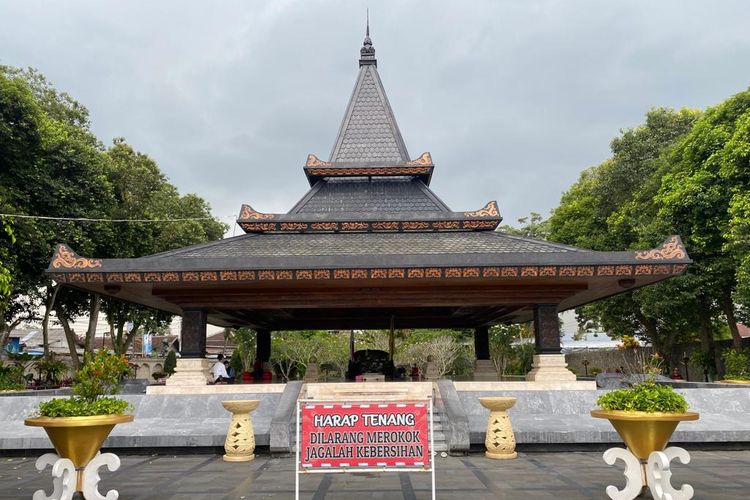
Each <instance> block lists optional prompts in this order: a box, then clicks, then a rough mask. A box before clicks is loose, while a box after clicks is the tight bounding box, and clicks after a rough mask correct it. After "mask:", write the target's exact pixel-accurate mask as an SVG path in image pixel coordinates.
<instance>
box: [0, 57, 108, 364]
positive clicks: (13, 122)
mask: <svg viewBox="0 0 750 500" xmlns="http://www.w3.org/2000/svg"><path fill="white" fill-rule="evenodd" d="M0 162H1V164H0V167H1V168H0V188H2V192H3V200H2V205H3V210H4V211H5V212H7V213H12V214H19V215H34V216H48V217H89V218H102V217H104V216H106V214H107V208H108V206H109V204H110V201H111V190H110V186H109V184H108V182H107V178H106V164H105V161H104V158H103V156H102V154H101V150H100V144H99V142H98V141H97V139H96V137H95V136H94V135H93V133H91V131H90V129H89V122H88V113H87V111H86V110H85V108H83V107H82V106H80V105H79V104H78V103H76V102H75V101H74V100H73V99H72V98H70V96H68V95H67V94H64V93H58V92H57V91H55V89H54V88H53V87H52V86H51V85H49V84H48V82H46V80H45V79H44V77H43V76H41V75H40V74H39V73H37V72H35V71H33V70H17V69H14V68H9V67H0ZM7 222H8V223H9V224H11V226H12V230H13V232H14V234H15V237H16V241H17V242H18V243H17V244H14V245H10V246H9V245H8V242H7V241H6V240H1V241H0V245H3V251H4V252H6V253H9V254H10V255H11V257H10V259H9V262H10V266H9V269H10V270H11V273H12V283H13V290H12V291H11V294H10V302H9V305H8V307H6V308H5V311H4V322H3V327H2V332H1V334H0V343H3V344H4V343H5V341H6V340H7V336H8V335H9V333H10V331H11V330H12V329H13V328H14V327H15V326H17V325H18V324H19V323H20V322H22V321H33V320H39V319H41V318H40V316H39V311H40V310H43V309H44V305H51V304H50V303H49V300H48V299H49V298H50V297H51V296H52V294H53V292H52V288H53V286H52V283H51V281H50V279H49V278H48V277H47V276H46V274H45V269H46V268H47V265H48V263H49V259H50V256H51V255H52V250H53V248H54V245H55V244H56V243H58V242H60V241H65V242H67V243H68V244H70V245H71V246H73V247H75V248H77V249H78V250H79V251H82V252H93V251H95V250H96V249H97V247H98V245H97V237H96V236H97V233H98V230H99V229H101V226H100V225H99V224H96V223H87V224H80V223H75V222H70V221H61V220H40V219H21V218H8V221H7ZM0 253H2V251H0ZM58 299H61V300H59V301H58V304H57V305H55V309H56V310H59V311H60V312H61V313H62V314H60V316H59V318H58V319H59V320H60V321H61V323H62V324H63V328H65V329H66V333H67V332H68V328H69V326H70V325H69V324H66V323H67V322H68V321H69V320H70V319H72V317H74V315H76V314H78V313H79V312H80V311H82V310H85V308H86V302H87V301H88V297H87V296H86V295H83V294H78V295H76V294H66V296H64V297H58ZM62 299H64V300H62ZM45 333H46V332H45ZM45 344H46V342H45ZM71 354H73V356H74V358H75V357H76V356H75V345H74V344H73V345H72V346H71ZM73 362H74V367H75V364H77V358H76V359H74V361H73Z"/></svg>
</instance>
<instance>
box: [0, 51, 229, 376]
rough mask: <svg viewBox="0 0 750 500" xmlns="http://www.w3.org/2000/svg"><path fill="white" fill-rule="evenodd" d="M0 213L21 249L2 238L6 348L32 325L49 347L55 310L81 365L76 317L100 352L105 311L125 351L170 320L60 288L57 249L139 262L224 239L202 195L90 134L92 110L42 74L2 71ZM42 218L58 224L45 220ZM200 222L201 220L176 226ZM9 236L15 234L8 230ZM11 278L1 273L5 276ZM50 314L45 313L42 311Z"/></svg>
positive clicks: (119, 143)
mask: <svg viewBox="0 0 750 500" xmlns="http://www.w3.org/2000/svg"><path fill="white" fill-rule="evenodd" d="M0 192H2V198H0V209H2V212H3V213H9V214H14V215H20V216H27V217H30V218H16V217H9V218H8V219H7V220H6V221H5V223H7V224H8V225H10V227H11V229H12V231H13V233H14V234H15V237H16V241H17V242H19V243H18V244H13V243H12V242H11V241H10V238H8V237H7V236H6V237H0V259H1V261H2V262H3V264H2V266H0V267H2V268H3V269H7V270H8V272H9V273H10V277H11V278H12V289H11V291H10V299H9V301H8V302H7V305H5V307H4V308H3V309H4V310H3V311H0V312H2V313H3V323H2V325H0V345H4V344H5V342H7V337H8V335H9V334H10V331H11V330H12V329H13V328H15V327H16V326H17V325H18V324H19V323H21V322H23V321H37V320H40V319H41V320H42V322H43V329H42V332H43V336H44V339H45V340H44V344H45V351H46V348H47V340H46V338H47V328H48V324H49V321H50V314H49V313H50V311H51V310H54V312H55V313H56V319H57V321H59V322H60V324H61V325H62V327H63V329H64V330H65V333H66V337H67V338H68V343H69V347H70V351H71V356H72V357H73V363H74V365H75V364H77V362H78V360H77V354H76V349H77V345H78V343H79V342H78V338H77V335H76V333H75V332H74V331H73V330H72V328H71V321H72V320H73V319H74V318H76V317H78V316H80V315H83V314H88V315H89V318H90V322H89V328H88V330H87V332H86V336H85V340H84V342H83V344H82V347H84V349H85V350H87V351H88V350H90V349H91V347H92V340H93V337H94V334H95V331H94V328H95V325H96V319H97V315H98V313H99V310H100V309H101V310H103V311H104V312H105V313H106V314H107V315H108V316H107V317H108V320H109V322H110V328H111V331H112V333H113V334H114V335H113V338H115V339H116V342H115V349H116V350H117V351H118V352H120V353H124V352H125V351H126V350H127V349H128V347H129V346H130V344H131V342H132V339H133V337H134V336H135V335H136V334H137V333H138V331H139V328H137V327H136V328H133V329H132V330H131V331H130V332H129V333H128V332H124V333H123V326H124V325H125V324H126V323H127V322H132V323H133V324H134V325H136V326H144V327H149V328H150V327H158V326H163V324H164V322H166V321H167V319H168V317H166V316H165V315H163V314H161V313H156V312H154V311H150V310H147V309H145V308H142V307H139V306H134V305H125V304H123V303H120V302H119V301H116V300H114V299H111V300H110V299H106V300H104V301H102V300H101V298H100V297H99V296H97V295H89V294H83V293H79V292H75V291H74V290H71V289H68V288H65V290H64V292H63V291H61V290H60V288H59V286H57V285H55V284H53V283H52V282H51V280H50V279H49V277H48V275H47V274H46V273H45V270H46V268H47V266H48V264H49V259H50V256H51V255H52V252H53V249H54V247H55V245H56V244H57V243H60V242H64V243H66V244H68V245H69V246H71V247H72V248H74V249H76V251H78V252H80V253H81V254H84V255H96V256H101V257H105V258H116V257H138V256H142V255H145V254H149V253H157V252H160V251H164V250H170V249H174V248H178V247H181V246H187V245H191V244H195V243H202V242H205V241H210V240H214V239H218V238H221V236H222V234H223V233H224V232H225V230H226V226H225V225H224V224H222V223H221V222H219V221H217V220H215V219H214V218H213V217H212V216H211V214H210V209H209V207H208V205H207V204H206V202H205V201H204V200H202V199H201V198H200V197H198V196H197V195H195V194H188V195H184V196H181V195H179V193H178V192H177V189H176V188H175V187H174V186H173V185H171V184H170V183H169V182H168V181H167V179H166V178H165V177H164V175H163V174H162V173H161V172H160V171H159V168H158V166H157V165H156V163H155V162H153V160H151V159H150V158H149V157H148V156H146V155H143V154H141V153H138V152H136V151H134V150H133V148H131V147H130V146H129V145H127V144H126V143H125V141H124V140H123V139H116V140H115V142H114V145H113V146H112V147H111V148H110V149H109V150H106V151H105V149H104V147H103V146H102V144H101V143H100V142H99V141H98V139H97V138H96V137H95V136H94V134H93V133H92V132H91V130H90V126H89V119H88V111H87V110H86V108H85V107H83V106H82V105H81V104H79V103H78V102H76V101H75V100H74V99H73V98H71V97H70V96H69V95H67V94H65V93H62V92H58V91H56V90H55V89H54V87H52V85H50V84H49V83H48V82H47V81H46V80H45V79H44V77H43V76H42V75H41V74H39V73H38V72H36V71H34V70H18V69H15V68H10V67H6V66H0ZM39 216H42V217H48V218H49V219H40V218H38V217H39ZM61 218H88V219H104V220H106V219H147V220H155V219H158V220H167V222H159V223H155V222H124V223H112V222H91V221H87V222H80V221H72V220H61ZM170 219H191V220H180V221H175V220H170ZM0 234H6V233H4V232H2V233H0ZM1 276H5V274H4V273H2V272H0V277H1ZM41 311H44V314H43V315H42V314H41Z"/></svg>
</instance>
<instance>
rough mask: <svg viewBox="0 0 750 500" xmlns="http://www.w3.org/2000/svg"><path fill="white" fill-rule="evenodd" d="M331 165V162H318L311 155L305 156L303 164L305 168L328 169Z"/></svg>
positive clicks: (316, 158) (318, 160)
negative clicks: (305, 159)
mask: <svg viewBox="0 0 750 500" xmlns="http://www.w3.org/2000/svg"><path fill="white" fill-rule="evenodd" d="M331 165H333V164H332V163H331V162H329V161H323V160H320V159H319V158H318V157H317V156H315V155H314V154H312V153H311V154H309V155H307V161H306V162H305V166H306V167H330V166H331Z"/></svg>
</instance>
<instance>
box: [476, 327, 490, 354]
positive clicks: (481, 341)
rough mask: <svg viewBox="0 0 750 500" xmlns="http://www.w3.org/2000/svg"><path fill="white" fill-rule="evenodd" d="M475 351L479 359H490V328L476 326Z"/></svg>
mask: <svg viewBox="0 0 750 500" xmlns="http://www.w3.org/2000/svg"><path fill="white" fill-rule="evenodd" d="M474 352H475V353H476V356H477V359H490V335H489V328H488V327H486V326H479V327H477V328H474Z"/></svg>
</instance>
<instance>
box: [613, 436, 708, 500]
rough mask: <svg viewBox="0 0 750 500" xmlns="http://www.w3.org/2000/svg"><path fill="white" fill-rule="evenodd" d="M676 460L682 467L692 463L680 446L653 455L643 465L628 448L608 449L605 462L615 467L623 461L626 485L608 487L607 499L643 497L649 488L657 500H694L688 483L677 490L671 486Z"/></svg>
mask: <svg viewBox="0 0 750 500" xmlns="http://www.w3.org/2000/svg"><path fill="white" fill-rule="evenodd" d="M675 458H676V459H678V460H679V461H680V462H682V463H683V464H687V463H690V454H689V453H688V452H687V450H685V449H683V448H679V447H677V446H670V447H669V448H665V449H664V450H663V451H654V452H651V454H650V455H649V456H648V460H646V461H645V462H641V461H640V460H639V459H638V457H636V456H635V455H634V454H633V453H632V452H631V451H630V450H628V449H626V448H610V449H608V450H607V451H605V452H604V461H605V462H607V464H609V465H614V464H615V461H617V460H622V461H623V463H624V464H625V472H624V474H625V479H626V482H625V487H624V488H623V489H621V490H620V489H618V488H617V487H616V486H613V485H609V486H607V490H606V491H607V496H608V497H609V498H611V499H612V500H633V499H634V498H637V497H640V496H642V493H643V492H644V490H645V489H646V488H648V489H649V490H650V491H651V495H652V496H653V498H654V499H655V500H688V499H690V498H693V494H694V493H695V492H694V490H693V487H692V486H690V485H689V484H683V485H682V486H681V487H680V488H679V489H675V488H674V487H673V486H672V484H671V479H672V471H671V469H670V462H672V460H674V459H675Z"/></svg>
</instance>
